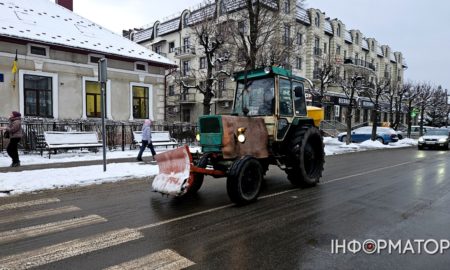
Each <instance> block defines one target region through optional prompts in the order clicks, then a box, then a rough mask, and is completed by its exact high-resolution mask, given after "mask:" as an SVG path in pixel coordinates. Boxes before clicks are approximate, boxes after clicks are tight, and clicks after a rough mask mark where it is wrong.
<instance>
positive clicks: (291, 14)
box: [124, 0, 407, 123]
mask: <svg viewBox="0 0 450 270" xmlns="http://www.w3.org/2000/svg"><path fill="white" fill-rule="evenodd" d="M241 2H242V1H236V0H216V1H212V4H208V5H205V6H203V7H199V8H195V9H186V10H184V11H182V12H180V14H179V15H178V16H174V17H172V18H170V19H167V20H164V21H158V22H156V23H154V24H151V25H150V26H149V27H145V28H141V29H133V30H129V31H124V36H126V37H127V38H129V39H131V40H133V41H135V42H137V43H138V44H141V45H143V46H145V47H147V48H149V49H151V50H153V51H155V52H157V53H159V54H161V55H164V56H167V57H168V58H169V59H171V60H173V61H175V62H176V63H177V64H178V66H179V69H180V72H181V73H186V74H187V72H185V71H187V70H192V69H194V70H202V69H204V55H203V54H202V52H201V50H200V48H199V46H198V42H197V41H196V40H195V35H194V34H193V30H192V28H193V27H194V26H195V24H196V23H198V22H199V16H200V15H199V14H211V16H216V20H217V22H220V21H222V20H224V18H229V17H224V16H229V15H223V14H227V13H228V14H229V13H230V12H232V13H233V12H235V13H239V12H242V11H239V8H230V7H236V5H239V3H240V4H241V5H242V3H241ZM275 2H276V1H275ZM279 3H280V6H279V7H278V8H279V12H283V13H285V14H284V15H285V16H284V17H283V18H284V20H285V21H286V23H287V24H289V27H288V28H287V30H286V28H285V29H280V33H279V35H278V36H279V37H280V38H283V39H285V40H289V42H290V44H291V45H293V48H294V50H293V51H292V53H290V55H289V65H288V66H287V67H288V68H290V69H292V70H293V72H294V73H295V74H296V75H299V76H302V77H306V78H309V79H311V80H313V81H314V82H315V83H316V88H317V87H319V86H318V84H317V83H318V80H317V76H318V74H319V70H320V69H321V68H322V66H323V64H324V62H327V63H331V64H332V65H334V66H335V67H336V68H338V70H339V73H340V76H341V77H343V78H345V77H346V76H348V74H347V71H346V67H351V68H352V69H353V70H355V69H361V70H362V71H364V72H365V73H368V74H370V79H371V80H374V79H381V78H388V79H389V80H390V81H391V84H392V85H398V84H402V83H403V78H404V70H405V69H406V68H407V65H406V62H405V60H404V57H403V55H402V53H401V52H398V51H394V50H392V49H391V47H390V46H388V45H383V44H380V43H379V42H378V41H377V40H376V39H375V38H371V37H366V36H365V35H364V34H363V33H362V32H361V31H360V30H357V29H349V28H347V26H346V25H345V24H344V23H343V22H342V21H341V20H339V19H330V18H329V17H327V16H326V14H325V13H324V12H323V11H321V10H318V9H314V8H311V9H307V10H306V9H304V8H302V7H301V6H300V5H299V4H298V3H297V1H295V0H286V1H279ZM230 10H231V11H230ZM277 11H278V9H277V10H276V11H275V12H277ZM231 61H235V59H233V58H231V59H230V62H231ZM284 64H285V63H284ZM285 65H286V64H285ZM168 78H170V76H168ZM185 79H189V78H185ZM186 81H188V82H189V80H186ZM233 92H234V84H233V83H232V82H231V81H230V79H229V78H223V80H219V82H218V83H217V84H216V85H215V98H214V99H213V101H212V108H213V109H212V110H211V113H229V112H230V108H231V106H232V102H233ZM166 94H167V103H166V114H167V116H168V118H169V119H171V120H172V121H182V122H195V121H196V119H197V117H198V116H199V115H200V114H201V113H202V104H201V102H202V98H203V96H202V95H201V94H200V93H198V92H197V91H195V89H189V90H188V91H185V90H184V89H183V88H182V87H181V86H180V85H179V84H176V83H175V82H174V81H171V80H170V79H169V80H168V83H167V89H166ZM325 98H326V100H328V105H326V108H325V110H326V118H327V119H328V120H337V121H341V122H343V121H345V120H344V117H343V115H344V114H345V111H346V106H347V105H348V98H347V97H346V96H345V95H344V93H342V91H341V90H340V88H339V87H337V86H336V85H333V84H330V85H329V86H328V89H327V91H326V97H325ZM357 99H358V100H357V103H358V104H359V108H358V110H357V111H356V113H355V116H354V117H353V120H352V121H353V122H354V123H363V122H370V111H371V109H373V104H371V102H370V100H369V99H368V98H364V97H357ZM384 107H386V104H384ZM382 110H383V112H384V113H382V119H381V121H383V120H386V116H387V114H386V108H384V109H382ZM357 114H359V115H357ZM386 121H387V120H386Z"/></svg>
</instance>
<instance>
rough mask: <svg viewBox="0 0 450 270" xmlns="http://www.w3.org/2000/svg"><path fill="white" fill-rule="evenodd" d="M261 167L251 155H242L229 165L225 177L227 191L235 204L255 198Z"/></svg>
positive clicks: (251, 200) (259, 182) (259, 188)
mask: <svg viewBox="0 0 450 270" xmlns="http://www.w3.org/2000/svg"><path fill="white" fill-rule="evenodd" d="M262 180H263V168H262V166H261V163H260V162H259V161H258V160H256V159H255V158H253V157H251V156H244V157H242V158H241V159H239V160H236V161H235V162H234V163H233V165H231V167H230V170H229V173H228V177H227V192H228V196H229V197H230V200H231V201H232V202H234V203H236V204H241V205H242V204H247V203H250V202H253V201H256V199H257V198H258V196H259V192H260V191H261V183H262Z"/></svg>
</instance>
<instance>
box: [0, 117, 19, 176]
mask: <svg viewBox="0 0 450 270" xmlns="http://www.w3.org/2000/svg"><path fill="white" fill-rule="evenodd" d="M21 117H22V115H21V114H20V112H16V111H13V112H11V114H10V116H9V126H8V127H0V130H4V131H5V130H6V131H7V132H9V144H8V147H6V151H7V152H8V155H9V156H10V157H11V159H12V164H11V167H19V166H20V160H19V152H18V151H17V145H18V144H19V142H20V140H21V139H22V118H21Z"/></svg>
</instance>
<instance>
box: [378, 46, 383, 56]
mask: <svg viewBox="0 0 450 270" xmlns="http://www.w3.org/2000/svg"><path fill="white" fill-rule="evenodd" d="M377 54H378V56H381V57H384V53H383V49H381V46H377Z"/></svg>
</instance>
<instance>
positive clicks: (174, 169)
mask: <svg viewBox="0 0 450 270" xmlns="http://www.w3.org/2000/svg"><path fill="white" fill-rule="evenodd" d="M155 159H156V162H157V164H158V167H159V173H158V175H156V176H155V179H153V183H152V188H153V191H155V192H159V193H162V194H167V195H173V196H182V195H184V194H186V193H187V192H188V191H189V188H190V187H191V186H192V185H193V183H194V180H195V175H196V174H203V175H213V176H216V177H221V176H226V173H225V172H224V171H220V170H212V169H206V168H200V167H197V166H195V164H194V161H193V158H192V155H191V152H190V151H189V147H188V146H187V145H185V146H182V147H179V148H176V149H174V150H170V151H166V152H164V153H160V154H158V155H156V156H155Z"/></svg>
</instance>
